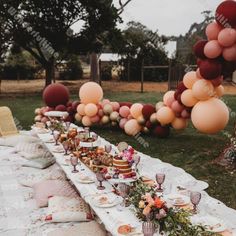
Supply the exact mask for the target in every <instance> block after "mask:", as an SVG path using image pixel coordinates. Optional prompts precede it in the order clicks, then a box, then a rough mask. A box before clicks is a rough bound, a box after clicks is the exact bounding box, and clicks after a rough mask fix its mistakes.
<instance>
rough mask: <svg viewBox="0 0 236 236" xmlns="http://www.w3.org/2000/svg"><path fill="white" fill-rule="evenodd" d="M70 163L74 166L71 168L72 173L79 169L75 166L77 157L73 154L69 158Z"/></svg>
mask: <svg viewBox="0 0 236 236" xmlns="http://www.w3.org/2000/svg"><path fill="white" fill-rule="evenodd" d="M70 162H71V165H72V166H73V167H74V169H73V170H72V173H78V172H79V171H78V170H77V169H76V166H77V165H78V158H77V157H75V156H72V157H71V158H70Z"/></svg>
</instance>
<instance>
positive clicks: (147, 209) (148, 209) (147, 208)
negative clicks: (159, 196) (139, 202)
mask: <svg viewBox="0 0 236 236" xmlns="http://www.w3.org/2000/svg"><path fill="white" fill-rule="evenodd" d="M150 212H151V207H150V206H149V205H148V206H146V207H145V208H144V209H143V214H144V215H145V216H147V215H149V213H150Z"/></svg>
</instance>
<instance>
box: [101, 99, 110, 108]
mask: <svg viewBox="0 0 236 236" xmlns="http://www.w3.org/2000/svg"><path fill="white" fill-rule="evenodd" d="M109 103H110V100H109V99H103V100H102V107H104V106H105V105H106V104H109Z"/></svg>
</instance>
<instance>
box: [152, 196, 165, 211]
mask: <svg viewBox="0 0 236 236" xmlns="http://www.w3.org/2000/svg"><path fill="white" fill-rule="evenodd" d="M154 205H155V207H157V208H159V209H160V208H162V207H163V205H164V202H163V201H162V200H161V199H160V198H159V197H157V198H155V202H154Z"/></svg>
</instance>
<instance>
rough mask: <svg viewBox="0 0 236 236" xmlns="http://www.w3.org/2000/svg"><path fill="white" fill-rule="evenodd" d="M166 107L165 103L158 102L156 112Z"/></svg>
mask: <svg viewBox="0 0 236 236" xmlns="http://www.w3.org/2000/svg"><path fill="white" fill-rule="evenodd" d="M164 106H165V105H164V102H158V103H157V104H156V111H158V110H159V109H160V108H162V107H164Z"/></svg>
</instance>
